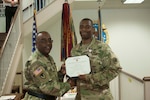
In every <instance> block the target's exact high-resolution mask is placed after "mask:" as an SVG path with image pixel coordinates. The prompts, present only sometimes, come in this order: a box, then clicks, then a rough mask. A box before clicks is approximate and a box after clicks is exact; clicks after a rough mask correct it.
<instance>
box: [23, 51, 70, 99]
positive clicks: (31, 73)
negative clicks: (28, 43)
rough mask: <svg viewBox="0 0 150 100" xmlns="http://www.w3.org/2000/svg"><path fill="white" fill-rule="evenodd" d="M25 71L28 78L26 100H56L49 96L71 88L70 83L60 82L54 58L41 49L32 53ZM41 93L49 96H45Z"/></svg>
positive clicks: (61, 93) (62, 92)
mask: <svg viewBox="0 0 150 100" xmlns="http://www.w3.org/2000/svg"><path fill="white" fill-rule="evenodd" d="M24 72H25V78H26V80H27V82H26V83H25V86H26V88H27V93H26V95H25V98H24V100H54V99H51V97H48V96H54V97H56V96H62V95H63V94H64V93H65V92H67V91H68V90H69V89H70V84H68V83H62V82H58V75H57V68H56V65H55V62H54V60H53V58H52V57H51V56H49V57H45V56H43V55H42V54H41V53H40V52H39V51H35V52H34V53H33V54H32V55H31V57H30V58H29V60H28V61H27V62H26V66H25V70H24ZM28 91H29V92H28ZM37 94H39V95H38V96H39V97H38V96H37ZM41 94H44V97H48V98H43V96H41ZM45 95H46V96H45ZM47 95H48V96H47Z"/></svg>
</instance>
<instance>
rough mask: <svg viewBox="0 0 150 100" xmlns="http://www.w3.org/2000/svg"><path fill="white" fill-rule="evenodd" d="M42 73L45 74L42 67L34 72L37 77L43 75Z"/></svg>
mask: <svg viewBox="0 0 150 100" xmlns="http://www.w3.org/2000/svg"><path fill="white" fill-rule="evenodd" d="M42 72H43V69H42V68H41V67H38V68H37V69H36V70H35V71H34V72H33V74H34V75H35V76H37V75H39V74H41V73H42Z"/></svg>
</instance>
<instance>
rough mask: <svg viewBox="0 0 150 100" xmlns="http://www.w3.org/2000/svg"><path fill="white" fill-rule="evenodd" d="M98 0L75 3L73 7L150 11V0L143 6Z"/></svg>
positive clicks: (112, 0) (84, 0)
mask: <svg viewBox="0 0 150 100" xmlns="http://www.w3.org/2000/svg"><path fill="white" fill-rule="evenodd" d="M98 1H102V2H97V0H91V1H86V0H82V1H76V0H75V1H74V2H73V3H72V4H71V6H72V7H73V9H97V8H98V7H99V6H100V7H101V8H102V9H150V0H145V1H144V2H143V3H141V4H126V5H124V4H123V3H122V2H121V0H98Z"/></svg>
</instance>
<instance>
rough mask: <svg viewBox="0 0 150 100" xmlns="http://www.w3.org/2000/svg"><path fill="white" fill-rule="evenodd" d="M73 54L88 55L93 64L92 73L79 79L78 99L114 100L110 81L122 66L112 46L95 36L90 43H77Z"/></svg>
mask: <svg viewBox="0 0 150 100" xmlns="http://www.w3.org/2000/svg"><path fill="white" fill-rule="evenodd" d="M71 55H72V56H80V55H87V56H88V57H89V59H90V65H91V73H90V74H86V75H85V76H86V81H81V80H80V82H79V80H78V83H77V88H78V89H77V90H78V94H77V97H76V100H113V97H112V94H111V92H110V89H109V82H110V81H111V80H113V79H114V78H115V77H116V76H118V74H119V72H120V71H121V66H120V64H119V61H118V59H117V57H116V56H115V54H114V53H113V52H112V50H111V48H110V47H109V46H108V45H107V44H105V43H102V42H101V41H99V40H96V39H95V38H93V39H92V42H91V43H90V44H88V45H83V44H81V43H80V44H77V45H76V47H74V48H73V49H72V51H71ZM81 67H82V66H81Z"/></svg>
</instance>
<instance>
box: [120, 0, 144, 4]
mask: <svg viewBox="0 0 150 100" xmlns="http://www.w3.org/2000/svg"><path fill="white" fill-rule="evenodd" d="M122 1H123V4H138V3H142V2H143V1H144V0H122Z"/></svg>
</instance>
